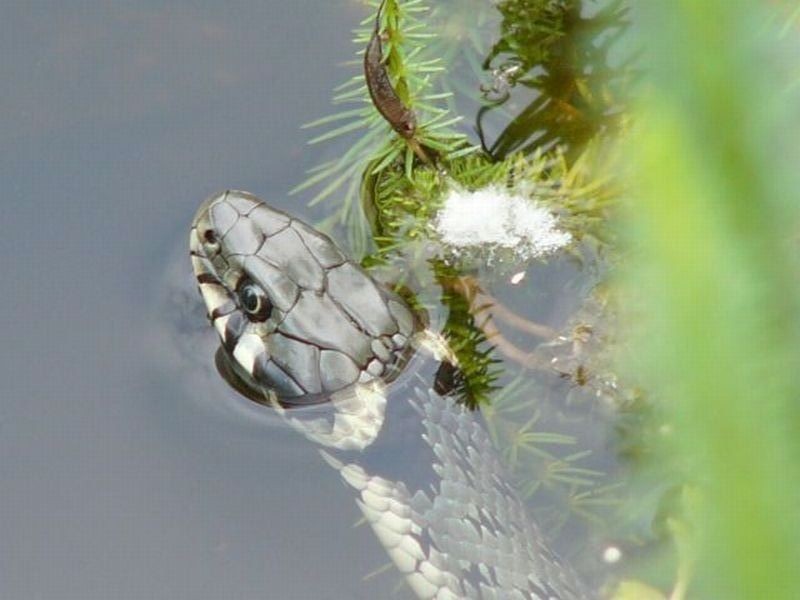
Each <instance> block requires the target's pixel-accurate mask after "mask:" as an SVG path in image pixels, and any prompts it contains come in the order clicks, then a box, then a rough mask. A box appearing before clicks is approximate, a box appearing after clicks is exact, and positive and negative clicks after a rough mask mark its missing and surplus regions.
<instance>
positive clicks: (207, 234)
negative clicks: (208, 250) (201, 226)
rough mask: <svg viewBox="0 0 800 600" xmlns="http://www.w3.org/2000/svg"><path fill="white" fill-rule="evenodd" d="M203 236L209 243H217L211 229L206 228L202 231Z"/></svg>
mask: <svg viewBox="0 0 800 600" xmlns="http://www.w3.org/2000/svg"><path fill="white" fill-rule="evenodd" d="M203 238H204V239H205V241H206V242H207V243H209V244H216V243H217V234H216V233H214V230H213V229H206V230H205V231H204V232H203Z"/></svg>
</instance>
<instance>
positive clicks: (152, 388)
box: [0, 0, 394, 600]
mask: <svg viewBox="0 0 800 600" xmlns="http://www.w3.org/2000/svg"><path fill="white" fill-rule="evenodd" d="M357 8H358V7H357V6H355V5H354V4H352V3H345V2H330V3H328V2H311V1H302V2H263V1H261V0H257V1H256V0H253V1H243V2H232V3H231V2H229V3H225V4H224V6H223V5H222V4H220V3H218V2H172V3H162V2H138V3H135V4H131V3H123V2H110V1H109V2H103V3H98V2H69V3H64V2H57V1H55V0H51V1H39V2H11V3H7V4H6V5H4V8H3V18H2V21H1V23H0V49H2V57H3V59H2V61H0V74H1V76H2V81H3V83H4V85H3V92H2V96H1V98H2V100H0V106H2V109H1V111H0V154H1V155H2V157H3V158H2V160H1V161H0V178H1V179H2V181H3V195H2V200H0V206H1V207H2V231H3V235H2V236H0V255H2V257H3V258H2V259H1V260H0V265H2V266H1V267H0V273H1V275H2V281H3V285H2V292H1V293H2V297H3V307H4V315H3V318H2V320H0V336H1V337H2V340H3V343H2V349H3V352H2V360H0V373H2V376H1V377H0V381H2V384H0V398H2V403H1V404H0V456H2V461H0V485H2V488H3V501H2V508H0V538H2V540H3V544H2V546H1V547H0V597H2V598H3V599H8V600H17V599H19V600H30V599H34V598H41V599H51V598H53V599H55V598H58V599H69V598H76V599H78V598H80V599H92V598H97V599H105V598H115V599H119V600H122V599H127V598H130V599H141V598H170V599H179V598H187V599H193V600H196V599H203V598H208V599H215V600H216V599H218V598H222V597H224V598H230V599H237V598H241V599H252V598H286V599H290V598H298V599H299V598H331V599H340V598H374V597H376V590H380V589H385V586H386V583H387V579H386V578H385V577H384V578H383V579H381V580H380V581H377V582H372V583H371V584H370V583H367V584H362V582H361V578H362V577H363V576H364V575H365V574H366V573H368V572H370V571H372V570H373V569H375V568H377V567H379V566H381V565H382V564H383V562H384V559H383V556H382V555H381V554H380V553H379V552H378V550H379V544H378V542H377V541H375V540H374V539H373V538H372V534H371V533H370V532H369V531H368V530H367V528H357V529H353V528H352V524H353V523H354V522H355V520H356V519H357V512H356V511H357V509H356V507H355V505H354V503H353V501H352V499H351V498H350V497H349V494H348V493H347V492H346V491H345V490H344V489H343V487H342V484H341V483H340V481H339V479H338V475H336V474H335V473H334V472H333V471H331V470H330V469H329V468H328V467H327V466H325V465H324V464H323V463H322V461H321V460H320V459H319V457H318V456H317V455H316V451H315V450H314V448H313V447H312V446H311V445H310V444H308V443H307V442H305V441H304V440H303V439H301V438H300V437H299V436H296V435H294V434H291V433H289V432H284V431H283V430H281V429H279V428H275V427H271V428H270V427H269V426H267V427H264V423H263V422H258V421H255V422H252V421H248V420H247V419H245V418H239V417H237V416H233V417H231V418H224V416H220V415H225V414H228V413H226V412H225V411H224V410H220V411H218V412H216V413H214V412H213V407H214V398H213V397H210V398H207V399H200V400H196V399H192V398H189V397H187V392H186V388H185V386H184V382H183V381H179V378H181V377H183V376H184V374H183V373H181V372H180V371H176V372H174V373H172V374H171V375H172V377H170V374H169V373H168V372H165V371H166V370H165V369H159V368H157V367H158V363H159V361H160V360H161V357H162V354H161V353H160V352H161V351H160V350H159V349H158V348H153V347H152V344H151V341H152V339H153V338H152V336H153V332H152V328H151V326H150V325H151V319H152V317H153V307H154V305H155V304H156V302H157V297H158V293H159V286H160V285H161V284H162V283H163V277H164V271H165V269H166V263H167V262H168V260H170V257H171V256H172V255H173V253H174V252H175V248H176V247H179V248H180V249H181V250H183V249H184V247H185V238H186V236H187V233H188V232H187V227H188V224H189V221H190V219H191V217H192V214H193V213H194V210H195V208H196V207H197V205H198V204H199V202H200V201H201V200H202V199H203V198H204V197H206V196H207V195H209V194H210V193H212V192H214V191H217V190H219V189H223V188H225V187H228V186H236V187H240V188H244V189H250V190H253V191H254V192H258V193H259V195H262V196H264V197H266V198H269V199H270V200H271V201H272V202H273V203H276V204H279V205H283V206H285V207H287V208H292V209H294V208H295V207H294V206H292V202H293V201H292V200H289V199H288V197H287V191H288V190H289V189H290V188H291V187H292V186H293V185H295V184H296V183H297V181H298V180H300V178H301V176H302V173H303V171H304V169H305V168H306V167H308V166H309V165H310V164H312V163H313V162H314V161H315V160H317V159H318V158H319V155H315V154H314V153H313V152H307V150H306V147H305V142H304V139H303V137H302V135H299V134H298V127H299V125H300V124H301V123H303V122H305V121H308V120H311V119H312V118H314V117H316V116H318V115H320V114H324V113H326V112H327V111H328V110H329V108H328V104H329V100H328V91H329V90H330V89H331V88H332V87H333V86H334V85H335V84H337V83H338V82H339V81H340V79H341V77H342V76H343V73H344V71H343V70H341V69H337V68H335V67H334V66H333V65H334V62H335V61H334V59H333V58H332V57H347V56H349V55H350V53H351V52H352V47H351V45H350V40H349V35H348V32H349V29H350V27H351V25H352V23H354V22H355V21H357V20H358V19H359V18H360V16H359V15H360V13H359V12H356V9H357ZM312 9H313V10H312ZM294 202H295V204H297V203H300V202H301V201H299V200H295V201H294ZM301 208H302V206H301ZM186 266H187V269H188V263H187V265H186ZM201 325H202V323H201ZM209 334H211V332H210V331H209ZM173 379H174V380H173ZM220 389H221V388H220ZM216 391H219V389H218V390H216ZM209 413H211V414H212V415H215V416H212V417H209ZM236 414H238V413H234V415H236ZM254 423H257V424H254ZM267 425H268V424H267ZM393 581H394V580H390V582H393Z"/></svg>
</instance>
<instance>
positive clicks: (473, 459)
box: [191, 192, 592, 600]
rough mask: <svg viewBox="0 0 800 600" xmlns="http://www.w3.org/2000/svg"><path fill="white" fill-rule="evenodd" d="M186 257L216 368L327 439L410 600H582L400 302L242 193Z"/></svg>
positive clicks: (228, 196)
mask: <svg viewBox="0 0 800 600" xmlns="http://www.w3.org/2000/svg"><path fill="white" fill-rule="evenodd" d="M191 254H192V264H193V267H194V271H195V275H196V278H197V282H198V285H199V288H200V291H201V295H202V296H203V299H204V301H205V304H206V309H207V312H208V315H209V318H210V320H211V321H212V323H213V325H214V327H215V329H216V330H217V333H218V335H219V337H220V340H221V342H222V346H221V350H220V354H221V357H222V359H221V362H222V363H223V369H229V370H230V372H231V373H233V374H235V376H236V377H237V378H239V379H240V380H242V381H243V382H244V383H243V387H244V388H246V389H245V391H246V392H248V394H249V395H250V396H251V397H253V398H254V399H256V400H260V401H262V402H263V403H265V404H269V405H271V406H273V407H275V408H276V409H277V410H278V411H280V412H281V414H282V415H283V417H284V418H285V419H286V421H287V422H288V423H289V424H290V425H292V426H293V427H294V428H295V429H297V430H298V431H300V432H301V433H302V434H304V435H305V436H306V437H308V438H309V439H312V440H314V441H315V442H316V443H318V444H320V445H321V446H323V447H324V449H323V450H322V454H323V457H324V458H325V460H326V461H327V462H328V463H329V464H330V465H331V466H332V467H334V468H335V469H336V470H338V471H339V473H340V474H341V476H342V478H343V480H344V481H345V482H346V483H347V485H348V486H350V487H351V488H352V489H353V490H354V491H355V492H356V496H357V498H356V502H357V504H358V506H359V508H360V509H361V511H362V512H363V514H364V516H365V517H366V519H367V521H368V522H369V523H370V525H371V527H372V529H373V530H374V532H375V534H376V535H377V537H378V539H379V540H380V542H381V543H382V545H383V546H384V548H385V549H386V551H387V552H388V554H389V556H390V557H391V559H392V561H393V562H394V564H395V565H396V566H397V568H398V569H399V570H400V571H401V572H402V573H403V574H404V575H405V576H406V579H407V581H408V583H409V585H410V586H411V588H412V589H413V590H414V592H415V593H416V595H417V596H418V597H419V598H425V599H438V600H444V599H456V598H467V599H486V600H489V599H495V598H496V599H500V598H503V599H509V600H533V599H536V600H551V599H560V600H571V599H582V598H590V597H592V596H591V594H590V593H589V592H588V591H587V590H586V589H585V588H584V586H583V585H582V583H581V582H580V581H579V579H578V577H577V576H576V574H575V573H574V572H573V570H572V569H571V568H570V567H569V565H566V564H564V563H563V562H562V561H561V560H560V559H559V558H558V557H557V556H556V555H555V554H554V553H553V552H552V551H550V550H549V549H548V547H547V545H546V543H545V541H544V539H543V537H542V534H541V533H540V531H539V529H538V528H537V526H536V525H535V523H533V521H532V520H531V519H530V518H529V517H528V515H527V513H526V511H525V509H524V506H523V504H522V502H521V501H520V500H519V497H518V496H517V494H516V493H515V491H514V490H513V489H512V488H511V487H510V486H509V484H508V483H507V481H506V479H505V477H504V469H503V467H502V465H501V464H500V462H499V460H498V458H497V456H496V454H495V452H494V450H493V449H492V444H491V440H490V439H489V438H488V436H487V434H486V432H485V430H484V428H483V427H482V426H481V424H480V422H479V421H478V419H477V418H476V416H475V414H473V412H471V411H469V410H468V409H466V408H464V407H463V406H461V405H459V404H457V403H456V402H455V401H454V400H453V399H452V398H450V397H448V396H446V395H442V394H440V393H438V392H437V391H435V386H433V384H432V380H433V379H434V377H435V370H436V369H435V361H433V360H430V359H428V358H426V353H425V351H424V350H419V349H420V348H424V347H426V346H430V344H426V343H425V341H426V340H428V341H430V340H431V339H433V337H432V336H431V334H429V333H428V332H426V331H425V330H423V329H422V328H421V326H420V324H419V322H418V321H417V320H416V318H415V317H414V315H413V313H412V312H411V311H410V310H409V308H408V307H407V306H406V305H405V303H404V302H403V300H402V299H400V297H398V296H397V295H395V294H394V293H392V292H391V291H389V290H387V289H385V288H383V287H382V286H380V285H379V284H377V283H376V282H375V281H373V280H372V278H370V277H369V276H368V275H367V274H366V273H365V272H364V271H363V270H362V269H361V268H360V267H359V266H358V265H356V264H354V263H352V262H351V261H349V260H347V258H346V257H345V256H344V255H343V254H342V253H341V252H340V251H339V250H338V249H337V248H336V246H335V245H334V244H333V242H332V241H331V240H330V239H329V238H327V237H326V236H324V235H323V234H321V233H319V232H317V231H315V230H313V229H312V228H310V227H308V226H307V225H305V224H303V223H301V222H300V221H298V220H296V219H294V218H292V217H290V216H288V215H286V214H285V213H283V212H280V211H278V210H275V209H272V208H270V207H268V206H267V205H266V204H264V203H263V202H261V201H260V200H258V199H257V198H255V197H254V196H252V195H250V194H247V193H244V192H225V193H223V194H220V195H218V196H215V197H212V198H210V199H209V200H207V201H206V202H205V203H204V204H203V205H202V206H201V207H200V209H199V210H198V213H197V216H196V217H195V220H194V223H193V227H192V232H191ZM418 350H419V351H418ZM297 405H307V407H306V408H303V409H299V410H295V409H291V408H290V407H293V406H297Z"/></svg>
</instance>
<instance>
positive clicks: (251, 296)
mask: <svg viewBox="0 0 800 600" xmlns="http://www.w3.org/2000/svg"><path fill="white" fill-rule="evenodd" d="M237 291H238V294H239V306H241V307H242V310H244V312H246V313H247V314H248V315H249V316H250V319H251V320H252V321H266V320H267V319H269V316H270V314H271V313H272V303H271V302H270V301H269V298H268V297H267V294H266V293H265V292H264V290H262V289H261V288H260V287H258V286H257V285H256V284H255V283H253V282H252V281H247V280H244V281H243V282H242V283H240V284H239V286H238V290H237Z"/></svg>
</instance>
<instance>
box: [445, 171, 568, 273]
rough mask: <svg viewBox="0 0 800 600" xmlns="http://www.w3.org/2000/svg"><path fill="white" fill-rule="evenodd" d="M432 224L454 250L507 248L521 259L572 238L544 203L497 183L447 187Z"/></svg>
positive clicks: (543, 253)
mask: <svg viewBox="0 0 800 600" xmlns="http://www.w3.org/2000/svg"><path fill="white" fill-rule="evenodd" d="M434 227H435V228H436V231H437V232H438V234H439V236H440V237H441V240H442V241H443V242H444V243H445V244H446V245H447V246H449V247H450V248H451V249H453V250H455V251H456V252H457V251H458V250H468V249H471V250H480V249H481V247H484V248H486V249H487V250H489V252H490V253H491V251H492V250H493V249H495V248H508V249H510V250H512V251H513V252H514V253H515V254H516V255H517V256H518V257H519V258H520V259H523V260H526V259H530V258H539V257H542V256H546V255H548V254H552V253H553V252H555V251H556V250H559V249H561V248H563V247H564V246H566V245H567V244H569V243H570V241H572V236H571V235H570V234H569V233H568V232H565V231H561V230H560V229H558V220H557V219H556V217H555V216H554V215H553V214H552V213H551V212H550V211H548V210H547V209H546V208H545V207H543V206H541V205H539V204H538V203H536V202H535V201H533V200H531V199H530V198H526V197H525V196H522V195H519V194H513V193H511V192H510V191H509V190H507V189H505V188H503V187H500V186H496V185H495V186H488V187H485V188H482V189H479V190H476V191H474V192H468V191H465V190H461V189H452V190H450V192H449V193H448V195H447V197H446V198H445V201H444V205H443V207H442V208H441V210H440V211H439V214H438V215H437V217H436V221H435V223H434Z"/></svg>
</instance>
